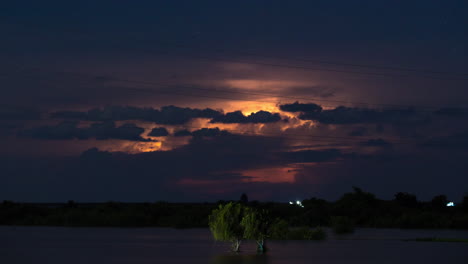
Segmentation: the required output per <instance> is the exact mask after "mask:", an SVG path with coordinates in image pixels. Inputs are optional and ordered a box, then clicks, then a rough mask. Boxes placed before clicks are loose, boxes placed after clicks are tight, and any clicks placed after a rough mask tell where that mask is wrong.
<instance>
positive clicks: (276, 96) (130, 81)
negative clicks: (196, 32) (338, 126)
mask: <svg viewBox="0 0 468 264" xmlns="http://www.w3.org/2000/svg"><path fill="white" fill-rule="evenodd" d="M55 73H58V74H70V75H76V76H85V77H92V78H95V79H99V78H103V76H99V75H93V74H86V73H76V72H68V71H61V72H55ZM0 75H1V74H0ZM3 76H7V75H6V74H3ZM30 77H31V76H30ZM109 81H117V82H125V83H134V84H142V85H152V86H160V87H163V88H164V87H173V88H176V89H193V90H203V91H213V92H220V93H231V94H245V95H254V96H265V97H275V98H286V99H294V100H305V101H315V102H331V103H343V104H357V105H373V106H384V107H401V108H406V109H393V108H388V109H385V111H402V110H407V109H411V110H413V111H419V112H434V111H431V110H423V109H433V110H437V109H441V108H447V107H444V106H417V107H419V109H418V110H416V109H414V107H416V105H402V104H379V103H366V102H353V101H343V100H329V99H322V98H312V97H299V96H284V95H277V94H269V93H256V92H244V91H229V90H219V89H211V88H202V87H196V86H183V85H176V84H170V83H162V82H153V81H139V80H131V79H123V78H115V77H112V78H110V79H109ZM119 88H120V89H126V90H135V91H141V92H150V93H165V94H174V95H179V96H190V97H202V98H213V99H222V100H235V101H246V102H262V103H277V102H272V101H262V100H253V99H241V98H232V97H229V98H228V97H222V96H214V95H200V94H184V93H180V92H174V91H167V90H154V89H148V88H136V87H119ZM321 106H323V107H330V108H334V107H336V106H335V105H333V106H331V105H323V104H321ZM453 107H454V106H450V108H453Z"/></svg>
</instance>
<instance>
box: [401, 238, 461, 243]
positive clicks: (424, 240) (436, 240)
mask: <svg viewBox="0 0 468 264" xmlns="http://www.w3.org/2000/svg"><path fill="white" fill-rule="evenodd" d="M404 241H416V242H452V243H468V239H464V238H439V237H423V238H414V239H405V240H404Z"/></svg>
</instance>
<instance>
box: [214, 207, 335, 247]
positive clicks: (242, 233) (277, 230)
mask: <svg viewBox="0 0 468 264" xmlns="http://www.w3.org/2000/svg"><path fill="white" fill-rule="evenodd" d="M208 224H209V227H210V230H211V233H212V234H213V237H214V239H215V240H218V241H229V242H231V243H232V246H231V248H232V251H234V252H238V251H239V250H240V245H241V242H242V240H244V239H246V240H255V242H256V244H257V252H259V253H263V252H265V251H266V250H267V248H266V245H265V242H266V240H267V239H291V240H304V239H305V240H323V239H325V238H326V232H325V231H324V230H323V229H322V228H316V229H311V228H310V227H300V228H289V226H288V224H287V222H285V221H284V220H281V219H278V218H277V219H274V218H272V217H271V215H270V213H269V212H268V211H267V210H265V209H257V208H253V207H250V206H247V205H245V203H234V202H230V203H227V204H221V205H219V207H218V208H217V209H214V210H213V212H212V213H211V215H210V216H209V223H208Z"/></svg>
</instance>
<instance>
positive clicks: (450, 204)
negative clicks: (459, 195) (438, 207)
mask: <svg viewBox="0 0 468 264" xmlns="http://www.w3.org/2000/svg"><path fill="white" fill-rule="evenodd" d="M447 206H449V207H451V206H455V203H454V202H450V203H448V204H447Z"/></svg>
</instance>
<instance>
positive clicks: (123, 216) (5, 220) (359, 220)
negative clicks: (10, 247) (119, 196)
mask: <svg viewBox="0 0 468 264" xmlns="http://www.w3.org/2000/svg"><path fill="white" fill-rule="evenodd" d="M228 202H231V201H218V202H217V203H169V202H155V203H120V202H107V203H96V204H80V203H75V202H73V201H69V202H68V203H63V204H32V203H15V202H11V201H4V202H3V203H1V204H0V225H38V226H77V227H79V226H96V227H174V228H198V227H200V228H202V227H208V216H209V215H210V214H211V212H212V211H213V210H214V209H215V208H217V207H218V206H219V204H227V203H228ZM239 202H241V203H246V204H248V205H249V206H250V207H252V208H258V209H265V210H268V211H269V212H270V215H271V217H274V218H275V219H276V218H279V219H282V220H284V221H285V222H286V223H287V224H288V225H289V226H291V227H304V226H308V227H317V226H330V227H333V228H336V229H337V230H338V231H339V229H340V228H341V229H343V228H344V229H349V228H353V226H357V227H375V228H454V229H468V195H466V196H465V197H464V198H463V201H462V202H460V203H459V204H457V203H456V204H455V206H454V207H447V203H448V202H449V201H448V200H447V197H446V196H445V195H438V196H435V197H434V198H433V199H432V200H431V201H425V202H422V201H418V199H417V197H416V196H415V195H413V194H409V193H403V192H399V193H397V194H396V195H395V197H394V199H393V200H381V199H378V198H377V197H376V196H375V195H374V194H372V193H369V192H365V191H363V190H361V189H359V188H356V187H355V188H354V190H353V191H352V192H349V193H345V194H344V195H343V196H342V197H341V198H340V199H339V200H337V201H334V202H329V201H326V200H323V199H318V198H310V199H307V200H303V201H302V205H303V207H301V206H298V205H296V204H289V203H278V202H258V201H248V198H247V196H246V195H242V197H241V199H240V201H239ZM340 225H341V226H343V227H340Z"/></svg>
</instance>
